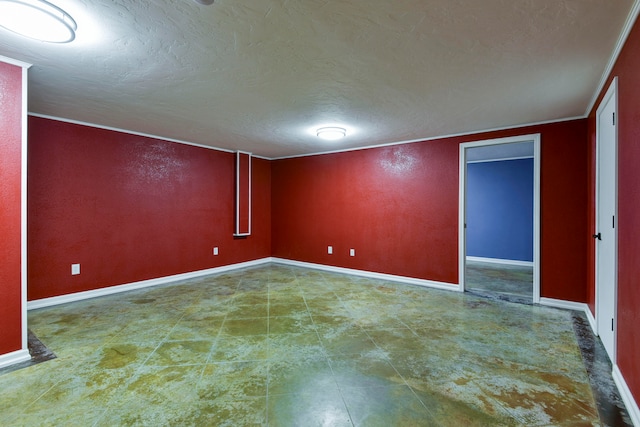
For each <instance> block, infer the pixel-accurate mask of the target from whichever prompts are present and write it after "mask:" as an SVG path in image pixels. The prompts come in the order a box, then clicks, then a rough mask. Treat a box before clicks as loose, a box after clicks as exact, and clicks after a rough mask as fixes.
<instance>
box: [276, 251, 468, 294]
mask: <svg viewBox="0 0 640 427" xmlns="http://www.w3.org/2000/svg"><path fill="white" fill-rule="evenodd" d="M272 262H274V263H276V264H285V265H291V266H294V267H304V268H311V269H314V270H322V271H329V272H332V273H342V274H351V275H353V276H361V277H368V278H370V279H382V280H389V281H392V282H400V283H406V284H409V285H418V286H424V287H427V288H435V289H443V290H447V291H458V290H459V287H458V285H456V284H454V283H445V282H436V281H434V280H425V279H416V278H413V277H406V276H396V275H393V274H385V273H376V272H373V271H365V270H356V269H352V268H344V267H334V266H331V265H324V264H314V263H310V262H304V261H294V260H291V259H285V258H272Z"/></svg>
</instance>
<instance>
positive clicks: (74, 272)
mask: <svg viewBox="0 0 640 427" xmlns="http://www.w3.org/2000/svg"><path fill="white" fill-rule="evenodd" d="M78 274H80V264H71V275H72V276H76V275H78Z"/></svg>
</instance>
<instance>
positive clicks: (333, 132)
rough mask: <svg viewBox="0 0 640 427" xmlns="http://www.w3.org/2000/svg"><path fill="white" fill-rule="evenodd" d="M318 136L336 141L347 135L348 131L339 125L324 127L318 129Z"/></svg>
mask: <svg viewBox="0 0 640 427" xmlns="http://www.w3.org/2000/svg"><path fill="white" fill-rule="evenodd" d="M316 136H317V137H318V138H322V139H325V140H327V141H336V140H338V139H342V138H344V137H345V136H347V131H346V129H344V128H339V127H324V128H320V129H318V130H317V131H316Z"/></svg>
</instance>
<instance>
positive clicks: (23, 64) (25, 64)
mask: <svg viewBox="0 0 640 427" xmlns="http://www.w3.org/2000/svg"><path fill="white" fill-rule="evenodd" d="M0 62H6V63H7V64H11V65H15V66H17V67H22V68H30V67H31V66H32V65H33V64H29V63H28V62H22V61H18V60H17V59H13V58H9V57H8V56H2V55H0Z"/></svg>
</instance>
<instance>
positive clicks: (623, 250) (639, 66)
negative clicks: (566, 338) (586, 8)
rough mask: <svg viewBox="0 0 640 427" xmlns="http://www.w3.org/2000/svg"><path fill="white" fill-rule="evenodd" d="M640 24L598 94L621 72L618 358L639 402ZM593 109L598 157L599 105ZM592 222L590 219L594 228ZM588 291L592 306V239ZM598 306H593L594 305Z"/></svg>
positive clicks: (592, 137) (592, 142) (592, 144)
mask: <svg viewBox="0 0 640 427" xmlns="http://www.w3.org/2000/svg"><path fill="white" fill-rule="evenodd" d="M638 52H640V24H639V23H636V24H635V26H634V28H633V30H632V31H631V34H630V35H629V38H628V39H627V41H626V43H625V45H624V48H623V50H622V52H621V53H620V56H619V57H618V60H617V62H616V65H615V66H614V69H613V71H612V73H611V75H610V77H609V82H607V85H606V86H605V88H604V89H603V92H602V93H601V94H600V98H602V96H604V93H605V92H606V90H607V89H608V88H609V84H610V82H611V80H612V79H613V77H615V76H617V77H618V319H617V352H616V358H617V360H616V362H617V364H618V367H619V369H620V371H621V372H622V374H623V376H624V378H625V381H626V382H627V385H628V386H629V389H630V390H631V392H632V393H633V395H634V397H635V400H636V402H638V401H640V330H639V329H638V325H640V168H638V165H639V164H640V85H639V84H638V76H640V55H638ZM599 102H600V101H598V103H596V106H595V107H594V108H593V110H592V111H591V114H590V115H589V124H590V126H589V127H590V129H591V130H592V131H591V132H590V133H589V136H590V148H591V157H592V158H593V159H595V128H596V124H595V123H596V116H595V114H596V110H597V106H598V105H599ZM594 182H595V161H594V162H592V164H591V183H592V184H591V185H592V187H591V189H592V193H591V206H590V208H591V209H590V210H591V211H592V212H595V203H594V200H595V191H594V190H593V189H594V188H595V184H593V183H594ZM593 224H594V222H593V221H592V222H591V223H590V226H591V228H592V230H593V227H594V225H593ZM590 250H591V261H592V262H591V263H590V264H589V270H590V273H591V276H590V278H591V280H590V281H589V284H590V292H589V295H590V297H591V299H590V303H591V304H590V305H591V309H592V310H594V301H595V281H594V279H593V271H594V268H595V267H594V263H593V259H594V256H593V251H594V249H593V245H592V246H591V247H590ZM594 311H595V310H594Z"/></svg>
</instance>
